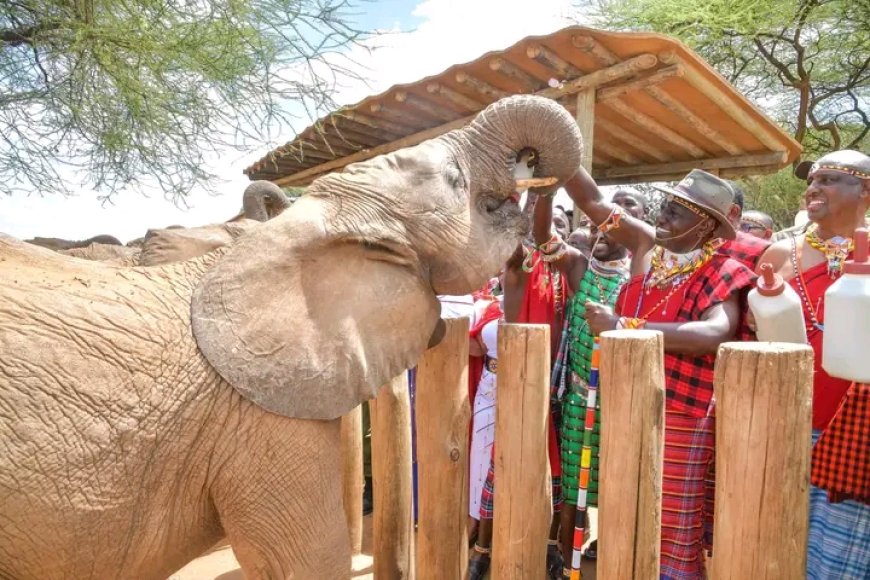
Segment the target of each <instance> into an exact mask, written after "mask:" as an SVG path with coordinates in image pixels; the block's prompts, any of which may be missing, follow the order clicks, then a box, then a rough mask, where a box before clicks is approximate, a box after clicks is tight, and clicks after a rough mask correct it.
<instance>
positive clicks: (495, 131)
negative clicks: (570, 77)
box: [464, 95, 582, 195]
mask: <svg viewBox="0 0 870 580" xmlns="http://www.w3.org/2000/svg"><path fill="white" fill-rule="evenodd" d="M464 132H465V133H466V135H467V136H468V138H469V140H470V141H471V142H472V143H474V149H475V150H476V151H480V152H483V153H484V154H482V155H481V154H478V155H474V156H471V157H470V159H469V164H470V167H469V169H470V174H471V175H472V176H475V177H477V178H475V177H473V178H472V183H471V187H472V190H475V189H478V191H480V192H481V193H486V192H492V193H496V194H503V195H510V194H511V193H513V192H514V190H515V189H516V187H515V180H514V171H513V170H514V165H515V164H516V159H517V157H518V155H517V154H518V153H519V152H520V151H522V150H524V149H526V150H528V149H531V150H533V151H534V152H535V153H536V158H537V166H536V168H535V174H536V175H537V176H540V177H556V178H557V179H558V182H557V184H556V185H553V186H551V187H550V189H555V188H557V187H558V186H559V185H561V184H562V183H564V182H565V181H566V180H567V179H568V178H569V177H571V176H572V175H573V174H574V173H575V172H576V171H577V167H578V166H579V165H580V155H581V151H582V137H581V135H580V131H579V130H578V129H577V126H576V122H575V121H574V119H572V118H571V115H569V114H568V112H567V111H566V110H565V109H564V107H562V106H561V105H559V104H558V103H557V102H555V101H551V100H549V99H541V98H539V97H534V96H531V95H521V96H515V97H511V98H509V99H502V100H501V101H499V102H497V103H494V104H493V105H490V106H489V107H488V108H487V109H486V110H485V111H484V112H482V113H481V114H480V115H478V116H477V118H475V119H474V121H472V123H471V124H470V125H468V127H466V128H465V130H464ZM480 176H483V178H482V179H481V178H479V177H480ZM482 187H485V188H486V190H481V189H479V188H482Z"/></svg>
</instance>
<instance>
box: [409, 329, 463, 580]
mask: <svg viewBox="0 0 870 580" xmlns="http://www.w3.org/2000/svg"><path fill="white" fill-rule="evenodd" d="M445 322H446V323H447V332H446V334H445V336H444V340H443V341H442V342H441V344H439V345H438V346H436V347H434V348H431V349H429V350H427V351H426V353H425V354H424V355H423V358H421V359H420V362H419V364H418V365H417V469H418V471H417V474H418V478H417V481H418V486H419V487H418V497H419V501H420V509H419V516H418V518H419V520H418V521H419V529H418V532H417V542H418V544H417V578H418V579H419V580H427V579H431V580H441V579H442V578H460V579H461V578H465V573H466V569H467V567H468V530H467V527H468V422H469V420H470V419H471V406H470V405H469V402H468V319H467V318H455V319H447V320H445Z"/></svg>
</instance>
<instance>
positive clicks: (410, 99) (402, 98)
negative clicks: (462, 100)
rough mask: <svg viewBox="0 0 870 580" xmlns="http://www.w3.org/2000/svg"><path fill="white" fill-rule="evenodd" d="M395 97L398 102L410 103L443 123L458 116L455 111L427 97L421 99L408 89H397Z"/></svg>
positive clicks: (409, 104)
mask: <svg viewBox="0 0 870 580" xmlns="http://www.w3.org/2000/svg"><path fill="white" fill-rule="evenodd" d="M394 97H395V99H396V100H397V101H398V102H400V103H403V104H405V105H408V106H410V107H412V108H414V109H416V110H418V111H421V112H422V113H424V114H426V115H429V116H430V117H433V118H435V119H438V120H439V121H441V122H442V123H443V122H446V121H452V120H453V119H455V118H456V112H455V111H449V110H447V109H443V108H441V107H438V106H437V105H434V104H432V103H430V102H429V101H427V100H426V99H421V98H420V97H418V96H417V95H415V94H412V93H409V92H408V91H396V94H395V95H394Z"/></svg>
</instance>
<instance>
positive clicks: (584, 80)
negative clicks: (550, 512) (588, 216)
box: [245, 27, 801, 185]
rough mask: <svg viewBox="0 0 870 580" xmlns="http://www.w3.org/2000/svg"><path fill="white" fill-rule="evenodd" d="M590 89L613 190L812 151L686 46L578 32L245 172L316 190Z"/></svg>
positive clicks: (354, 115)
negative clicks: (526, 100)
mask: <svg viewBox="0 0 870 580" xmlns="http://www.w3.org/2000/svg"><path fill="white" fill-rule="evenodd" d="M588 89H595V90H596V94H595V98H596V102H595V119H594V129H593V135H594V139H593V148H592V149H593V151H592V153H593V156H592V175H593V177H594V178H595V179H596V180H597V181H598V182H599V183H601V184H609V183H611V184H612V183H635V182H645V181H664V180H672V179H678V178H680V177H682V176H683V175H685V173H686V172H688V171H689V170H690V169H692V168H696V167H697V168H702V169H708V170H714V171H717V170H718V173H719V175H721V176H723V177H736V176H740V175H746V174H757V173H768V172H772V171H776V170H778V169H780V168H782V167H783V166H785V165H786V164H788V163H790V162H791V161H793V160H794V159H795V158H796V157H797V156H798V155H799V153H800V151H801V146H800V145H799V144H798V143H797V142H796V141H795V140H794V139H792V138H791V137H790V136H789V135H788V134H787V133H785V132H784V131H783V130H782V129H780V128H779V126H777V125H776V124H775V123H774V122H773V121H771V120H770V119H768V118H767V117H766V116H765V115H764V114H763V113H762V112H761V111H759V110H758V109H757V108H756V107H755V106H754V105H753V104H752V103H751V102H749V100H747V99H746V98H744V97H743V96H742V95H741V94H740V93H739V92H737V90H736V89H735V88H734V87H733V86H731V85H730V84H729V83H728V82H727V81H726V80H725V79H724V78H722V77H721V76H720V75H719V74H718V73H716V72H715V71H714V70H713V69H712V68H711V67H710V66H709V65H708V64H707V63H706V62H704V61H703V60H702V59H701V58H700V57H699V56H698V55H696V54H695V53H694V52H692V51H691V50H689V49H688V48H687V47H686V46H684V45H683V44H681V43H680V42H678V41H676V40H674V39H672V38H669V37H667V36H662V35H659V34H648V33H622V32H620V33H617V32H605V31H600V30H593V29H589V28H583V27H569V28H565V29H563V30H560V31H558V32H555V33H553V34H550V35H547V36H537V37H528V38H525V39H523V40H521V41H520V42H518V43H516V44H515V45H513V46H511V47H510V48H508V49H506V50H500V51H494V52H490V53H487V54H485V55H483V56H482V57H480V58H478V59H476V60H474V61H472V62H469V63H466V64H459V65H455V66H452V67H450V68H449V69H447V70H446V71H444V72H442V73H440V74H437V75H434V76H430V77H427V78H424V79H422V80H419V81H417V82H414V83H410V84H405V85H396V86H393V87H392V88H390V89H388V90H387V91H385V92H383V93H381V94H379V95H375V96H371V97H367V98H365V99H363V100H362V101H360V102H359V103H357V104H355V105H352V106H349V107H345V108H343V109H340V110H337V111H334V112H333V113H330V114H329V115H327V116H326V117H324V118H322V119H320V120H318V121H317V122H316V123H315V124H314V125H312V126H310V127H308V128H307V129H305V130H304V131H302V132H301V133H300V134H299V135H298V136H297V137H296V138H295V139H294V140H292V141H290V142H288V143H287V144H285V145H283V146H281V147H279V148H277V149H275V150H274V151H272V152H270V153H269V154H268V155H266V156H265V157H263V158H262V159H260V160H259V161H257V162H256V163H254V164H253V165H251V166H250V167H249V168H247V169H246V170H245V174H247V175H248V176H249V177H250V178H251V179H268V180H270V181H274V182H275V183H277V184H278V185H306V184H308V183H310V182H311V181H312V180H314V179H315V178H317V177H319V176H321V175H324V174H326V173H329V172H331V171H335V170H340V169H341V168H343V167H344V166H345V165H348V164H350V163H354V162H357V161H363V160H365V159H369V158H371V157H375V156H377V155H381V154H384V153H389V152H391V151H396V150H398V149H401V148H403V147H408V146H411V145H415V144H417V143H420V142H422V141H425V140H426V139H430V138H432V137H436V136H438V135H440V134H442V133H446V132H447V131H451V130H453V129H457V128H459V127H462V126H463V125H465V124H466V123H468V122H469V121H470V120H471V119H473V118H474V116H475V115H476V114H477V113H478V112H479V111H480V110H482V109H483V108H485V107H486V106H487V105H489V104H490V103H492V102H494V101H496V100H498V99H500V98H502V97H505V96H507V95H511V94H524V93H525V94H532V93H535V94H538V95H542V96H545V97H549V98H553V99H556V100H558V101H559V102H560V103H562V104H563V105H564V106H565V107H566V108H567V109H568V110H569V111H572V112H574V111H575V110H576V104H575V101H576V97H575V95H576V94H577V93H579V92H581V91H588ZM584 137H588V136H587V135H584Z"/></svg>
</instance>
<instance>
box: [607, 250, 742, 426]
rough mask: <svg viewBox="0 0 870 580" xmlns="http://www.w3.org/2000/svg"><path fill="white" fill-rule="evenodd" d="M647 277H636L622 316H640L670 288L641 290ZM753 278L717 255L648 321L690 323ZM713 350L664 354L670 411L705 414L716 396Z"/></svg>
mask: <svg viewBox="0 0 870 580" xmlns="http://www.w3.org/2000/svg"><path fill="white" fill-rule="evenodd" d="M643 280H644V276H635V277H634V278H632V279H631V280H630V281H629V282H628V283H627V284H626V285H625V286H623V287H622V291H621V292H620V294H619V298H618V299H617V301H616V309H617V312H618V314H619V315H620V316H627V317H629V318H636V317H638V316H643V315H645V314H646V313H647V311H648V310H649V309H650V308H652V307H653V306H655V305H656V304H658V303H659V301H661V300H662V299H663V298H664V297H665V296H667V294H668V292H669V291H670V288H669V287H668V288H665V289H663V290H662V289H659V288H656V287H653V288H652V289H651V290H650V291H649V293H647V292H646V291H645V290H644V288H643ZM754 281H755V274H754V273H753V272H752V270H750V269H749V268H747V267H746V266H744V265H743V264H741V263H740V262H738V261H737V260H734V259H732V258H728V257H727V256H723V255H722V254H718V253H717V254H714V255H713V257H712V258H711V259H710V261H709V262H707V264H706V265H705V266H703V267H702V268H701V269H700V270H698V271H697V272H695V273H694V275H693V276H692V279H691V280H690V281H689V282H687V283H686V284H684V285H683V286H682V287H681V288H680V289H679V290H678V291H677V292H675V293H674V295H673V296H671V297H670V299H669V300H668V301H667V302H666V303H665V304H663V305H662V306H661V307H659V308H658V309H656V311H655V312H653V313H651V314H650V315H649V317H648V318H647V321H648V322H689V321H693V320H700V319H701V315H703V314H704V312H706V311H707V310H708V309H710V308H711V307H713V306H715V305H717V304H721V303H722V302H725V301H726V300H727V299H728V298H729V297H730V296H731V295H732V294H734V293H735V292H740V291H741V290H743V289H744V288H747V287H748V286H749V285H751V284H752V283H753V282H754ZM715 361H716V355H715V354H708V355H704V356H694V355H690V354H673V353H668V352H665V388H666V391H667V409H669V410H671V411H678V412H681V413H686V414H687V415H690V416H692V417H704V416H705V415H706V414H707V408H708V406H709V405H710V400H711V399H712V398H713V364H714V362H715Z"/></svg>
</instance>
